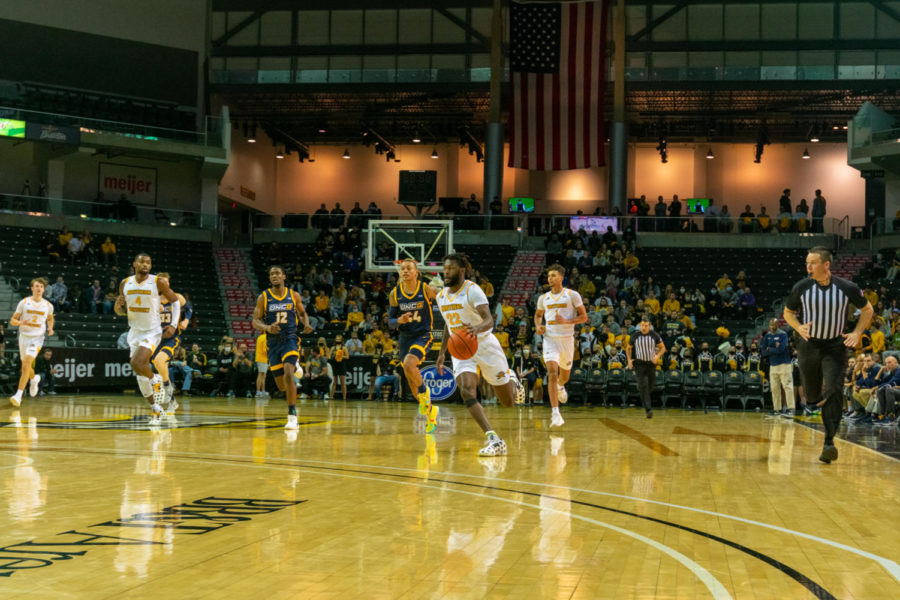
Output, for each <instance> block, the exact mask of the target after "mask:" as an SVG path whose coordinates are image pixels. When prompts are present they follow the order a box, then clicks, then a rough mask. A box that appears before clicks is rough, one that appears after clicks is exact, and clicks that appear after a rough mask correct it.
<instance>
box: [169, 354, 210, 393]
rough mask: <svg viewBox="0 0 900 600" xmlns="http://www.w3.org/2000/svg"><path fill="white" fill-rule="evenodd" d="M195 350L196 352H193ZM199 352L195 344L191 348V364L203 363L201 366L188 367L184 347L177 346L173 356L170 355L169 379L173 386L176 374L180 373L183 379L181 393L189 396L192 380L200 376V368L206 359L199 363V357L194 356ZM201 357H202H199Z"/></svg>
mask: <svg viewBox="0 0 900 600" xmlns="http://www.w3.org/2000/svg"><path fill="white" fill-rule="evenodd" d="M195 348H196V350H194V349H195ZM199 352H200V347H199V346H197V344H194V345H193V346H192V348H191V359H190V360H191V362H194V361H195V358H196V360H197V362H203V365H199V364H196V363H195V364H194V365H188V353H187V352H185V350H184V346H179V347H178V348H176V349H175V354H173V355H172V360H170V361H169V379H171V380H172V382H173V384H174V382H175V375H176V373H180V374H181V375H182V376H183V377H184V381H183V382H182V384H181V393H183V394H186V395H187V394H190V393H191V382H192V381H193V378H194V377H195V376H197V375H201V374H202V370H201V369H202V367H203V366H205V365H206V359H205V357H203V360H202V361H200V358H199V356H196V354H197V353H199ZM200 356H202V355H200Z"/></svg>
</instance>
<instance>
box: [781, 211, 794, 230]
mask: <svg viewBox="0 0 900 600" xmlns="http://www.w3.org/2000/svg"><path fill="white" fill-rule="evenodd" d="M792 228H793V216H792V215H791V213H790V212H781V213H778V231H779V232H780V233H790V231H791V229H792Z"/></svg>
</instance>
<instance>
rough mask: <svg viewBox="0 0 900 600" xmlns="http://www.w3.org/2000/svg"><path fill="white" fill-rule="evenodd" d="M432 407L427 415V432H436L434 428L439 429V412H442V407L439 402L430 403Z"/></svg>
mask: <svg viewBox="0 0 900 600" xmlns="http://www.w3.org/2000/svg"><path fill="white" fill-rule="evenodd" d="M430 407H431V408H430V409H429V410H428V414H427V415H425V417H426V418H427V419H428V421H427V422H426V423H425V433H434V430H435V429H437V418H438V413H439V412H441V409H440V407H439V406H438V405H437V404H430Z"/></svg>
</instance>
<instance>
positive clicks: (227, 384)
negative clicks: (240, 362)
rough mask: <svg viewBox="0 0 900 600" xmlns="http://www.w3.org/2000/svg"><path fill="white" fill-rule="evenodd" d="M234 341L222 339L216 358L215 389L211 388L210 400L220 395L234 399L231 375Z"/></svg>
mask: <svg viewBox="0 0 900 600" xmlns="http://www.w3.org/2000/svg"><path fill="white" fill-rule="evenodd" d="M233 344H234V341H233V340H232V339H231V338H229V337H226V338H223V343H222V345H221V346H220V347H219V354H218V355H217V356H216V360H217V362H218V365H217V366H216V375H215V387H213V391H212V393H211V394H210V395H209V397H210V398H214V397H215V396H218V395H220V394H225V395H227V396H228V397H229V398H234V388H233V387H232V385H233V383H234V376H233V375H232V366H233V365H234V361H235V354H234V348H233Z"/></svg>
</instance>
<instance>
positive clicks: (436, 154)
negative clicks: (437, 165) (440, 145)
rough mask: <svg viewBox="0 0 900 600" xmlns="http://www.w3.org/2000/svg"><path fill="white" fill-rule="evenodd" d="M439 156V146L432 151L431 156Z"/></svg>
mask: <svg viewBox="0 0 900 600" xmlns="http://www.w3.org/2000/svg"><path fill="white" fill-rule="evenodd" d="M437 157H438V153H437V148H435V149H434V150H432V151H431V158H437Z"/></svg>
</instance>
